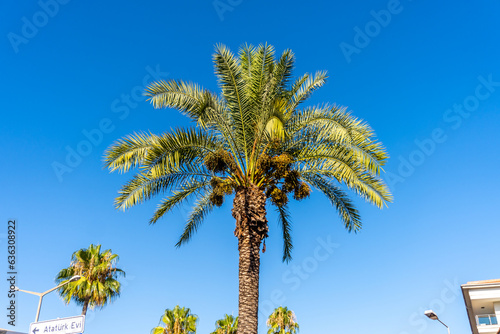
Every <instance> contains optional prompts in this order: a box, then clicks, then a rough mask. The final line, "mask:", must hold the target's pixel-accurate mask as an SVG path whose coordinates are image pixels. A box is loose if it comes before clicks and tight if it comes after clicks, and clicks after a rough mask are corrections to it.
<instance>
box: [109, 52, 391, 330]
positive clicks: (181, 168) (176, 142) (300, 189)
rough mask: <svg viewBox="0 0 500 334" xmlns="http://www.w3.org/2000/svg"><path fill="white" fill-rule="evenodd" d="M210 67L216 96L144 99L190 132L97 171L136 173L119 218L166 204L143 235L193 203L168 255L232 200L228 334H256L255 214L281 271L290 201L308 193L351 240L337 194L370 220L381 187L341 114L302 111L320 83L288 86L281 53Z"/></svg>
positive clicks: (351, 120)
mask: <svg viewBox="0 0 500 334" xmlns="http://www.w3.org/2000/svg"><path fill="white" fill-rule="evenodd" d="M213 62H214V64H215V74H216V76H217V78H218V82H219V86H220V89H221V91H222V94H221V95H220V96H219V95H216V94H215V93H212V92H210V91H208V90H206V89H203V88H202V87H200V86H199V85H197V84H193V83H190V82H185V81H181V80H170V81H158V82H154V83H152V84H151V85H150V86H149V87H148V88H147V89H146V93H145V94H146V95H147V96H148V97H149V100H150V101H151V102H152V104H153V106H154V107H155V108H174V109H177V110H179V111H180V112H181V113H183V114H185V115H187V116H188V117H189V118H190V119H191V120H192V121H193V122H194V123H195V126H194V127H191V128H187V129H180V128H179V129H175V130H172V131H170V132H169V133H164V134H161V135H156V134H152V133H135V134H132V135H129V136H127V137H125V138H123V139H120V140H118V141H117V142H115V143H114V144H113V145H112V146H111V147H109V148H108V149H107V151H106V152H105V165H106V167H107V168H109V170H110V171H119V172H128V171H130V170H131V169H136V170H137V169H138V170H137V173H136V174H135V176H134V177H133V178H132V179H131V180H130V181H129V182H128V183H126V184H125V185H124V186H123V187H122V189H121V190H120V191H119V196H118V197H117V198H116V201H115V205H116V207H117V208H119V209H127V208H130V207H132V206H134V205H136V204H139V203H142V202H144V201H146V200H149V199H151V198H153V197H155V196H156V195H160V194H163V193H165V194H166V197H164V198H163V200H162V201H161V202H160V203H159V205H158V208H157V210H156V211H155V212H154V214H153V216H152V218H151V220H150V223H152V224H153V223H156V222H157V221H158V220H159V219H160V218H161V217H162V216H163V215H164V214H165V213H167V212H169V211H170V210H172V209H173V208H174V207H176V206H178V205H181V204H182V203H185V202H186V201H189V199H191V198H193V197H194V198H195V199H196V202H195V203H194V207H193V210H192V212H191V214H190V215H189V216H188V219H187V223H186V226H185V229H184V232H183V233H182V235H181V237H180V239H179V241H178V243H177V246H180V245H182V244H184V243H186V242H187V241H189V240H190V238H191V236H192V235H193V233H194V232H196V230H197V229H198V228H199V226H200V224H201V223H202V222H203V221H204V219H205V217H206V216H207V215H208V214H209V213H210V212H211V211H212V210H213V209H214V207H219V206H221V205H222V204H223V202H224V199H225V198H227V197H228V196H230V195H234V199H233V208H232V216H233V217H234V218H235V220H236V228H235V230H234V234H235V236H236V237H237V238H238V251H239V333H240V334H256V333H257V323H258V302H259V268H260V247H261V245H262V242H263V241H264V240H265V238H267V236H268V224H267V219H266V202H269V203H271V204H272V205H274V206H275V207H276V211H277V214H278V216H279V222H280V226H281V228H282V235H283V240H284V247H283V261H289V260H290V259H291V250H292V239H291V220H290V216H289V210H288V201H289V197H290V196H291V197H293V199H296V200H302V199H305V198H307V197H308V196H309V194H310V192H311V188H316V189H318V190H319V191H320V192H322V193H323V194H325V195H326V197H327V198H328V199H329V200H330V201H331V203H332V205H333V206H334V207H335V208H336V209H337V211H338V213H339V215H340V217H341V219H342V221H343V223H344V225H345V227H346V229H347V230H348V231H358V230H359V229H360V228H361V219H360V216H359V213H358V211H357V209H356V208H355V206H354V205H353V203H352V202H351V200H350V199H349V197H348V196H347V194H346V192H345V190H344V189H343V187H342V186H343V185H344V186H345V187H347V188H349V189H351V190H353V191H354V192H355V193H357V194H358V195H360V196H361V197H363V198H364V199H365V200H367V201H368V202H370V203H373V204H375V205H377V206H378V207H380V208H381V207H382V206H383V205H384V204H385V203H386V202H387V201H391V199H392V196H391V194H390V191H389V189H388V188H387V186H386V185H385V183H384V182H383V180H382V179H381V178H380V170H381V166H383V165H384V163H385V161H386V159H387V158H388V155H387V154H386V152H385V149H384V148H383V146H382V144H381V143H380V142H378V141H376V138H375V134H374V132H373V130H372V129H371V128H370V127H369V126H368V125H367V124H366V123H364V122H362V121H361V120H359V119H356V118H355V117H353V116H352V115H351V114H350V113H349V112H347V111H346V108H344V107H339V106H336V105H327V104H324V105H319V106H309V107H302V105H303V103H304V102H305V101H306V100H307V99H308V98H309V96H310V95H311V93H312V92H313V91H315V90H316V89H318V88H320V87H321V86H323V85H324V83H325V82H326V78H327V75H326V72H317V73H316V74H315V75H314V76H313V75H310V74H305V75H303V76H301V77H299V78H297V79H296V80H295V81H293V82H291V74H292V69H293V65H294V55H293V53H292V52H291V51H290V50H286V51H284V52H283V54H282V55H281V56H280V57H279V59H275V54H274V48H273V47H272V46H269V45H260V46H258V47H253V46H251V45H250V46H248V45H246V46H244V47H242V48H241V49H240V52H239V55H238V57H236V56H234V55H233V54H232V53H231V52H230V51H229V50H228V49H227V48H226V47H225V46H223V45H218V46H217V47H216V51H215V54H214V56H213ZM264 247H265V243H264Z"/></svg>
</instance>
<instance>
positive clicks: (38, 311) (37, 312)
mask: <svg viewBox="0 0 500 334" xmlns="http://www.w3.org/2000/svg"><path fill="white" fill-rule="evenodd" d="M42 298H43V295H40V301H39V302H38V309H37V310H36V318H35V322H38V317H39V316H40V309H41V308H42Z"/></svg>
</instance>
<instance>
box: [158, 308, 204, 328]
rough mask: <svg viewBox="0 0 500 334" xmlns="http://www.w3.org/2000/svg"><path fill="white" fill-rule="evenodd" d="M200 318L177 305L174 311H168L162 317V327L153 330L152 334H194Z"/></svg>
mask: <svg viewBox="0 0 500 334" xmlns="http://www.w3.org/2000/svg"><path fill="white" fill-rule="evenodd" d="M197 321H198V316H197V315H194V314H191V310H190V309H189V308H186V307H182V308H181V307H179V305H177V306H176V307H174V309H173V310H170V309H166V310H165V313H164V314H163V316H162V317H161V320H160V322H163V324H162V325H161V326H157V327H155V328H153V329H152V330H151V334H194V333H196V322H197Z"/></svg>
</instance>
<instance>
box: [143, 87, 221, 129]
mask: <svg viewBox="0 0 500 334" xmlns="http://www.w3.org/2000/svg"><path fill="white" fill-rule="evenodd" d="M144 95H146V96H148V101H151V103H152V104H153V106H154V107H155V108H175V109H177V110H179V111H180V112H182V113H184V114H186V115H187V116H189V117H190V118H192V119H193V120H195V121H196V122H198V124H199V125H202V126H203V125H205V124H206V120H207V117H209V115H210V114H211V113H213V111H214V110H217V109H218V108H219V107H220V103H221V102H220V101H219V99H218V98H217V96H216V95H214V94H212V93H211V92H210V91H208V90H206V89H203V88H201V87H200V86H199V85H197V84H193V83H191V82H184V81H182V80H169V81H164V80H161V81H158V82H153V83H151V84H150V85H149V86H148V87H147V88H146V92H145V94H144Z"/></svg>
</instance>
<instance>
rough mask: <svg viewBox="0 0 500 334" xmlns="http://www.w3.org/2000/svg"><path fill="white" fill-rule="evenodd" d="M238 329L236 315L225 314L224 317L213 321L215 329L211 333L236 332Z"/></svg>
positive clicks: (234, 333) (227, 333)
mask: <svg viewBox="0 0 500 334" xmlns="http://www.w3.org/2000/svg"><path fill="white" fill-rule="evenodd" d="M237 331H238V317H233V316H232V315H228V314H225V315H224V319H220V320H217V321H216V322H215V331H213V332H212V333H211V334H236V332H237Z"/></svg>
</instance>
